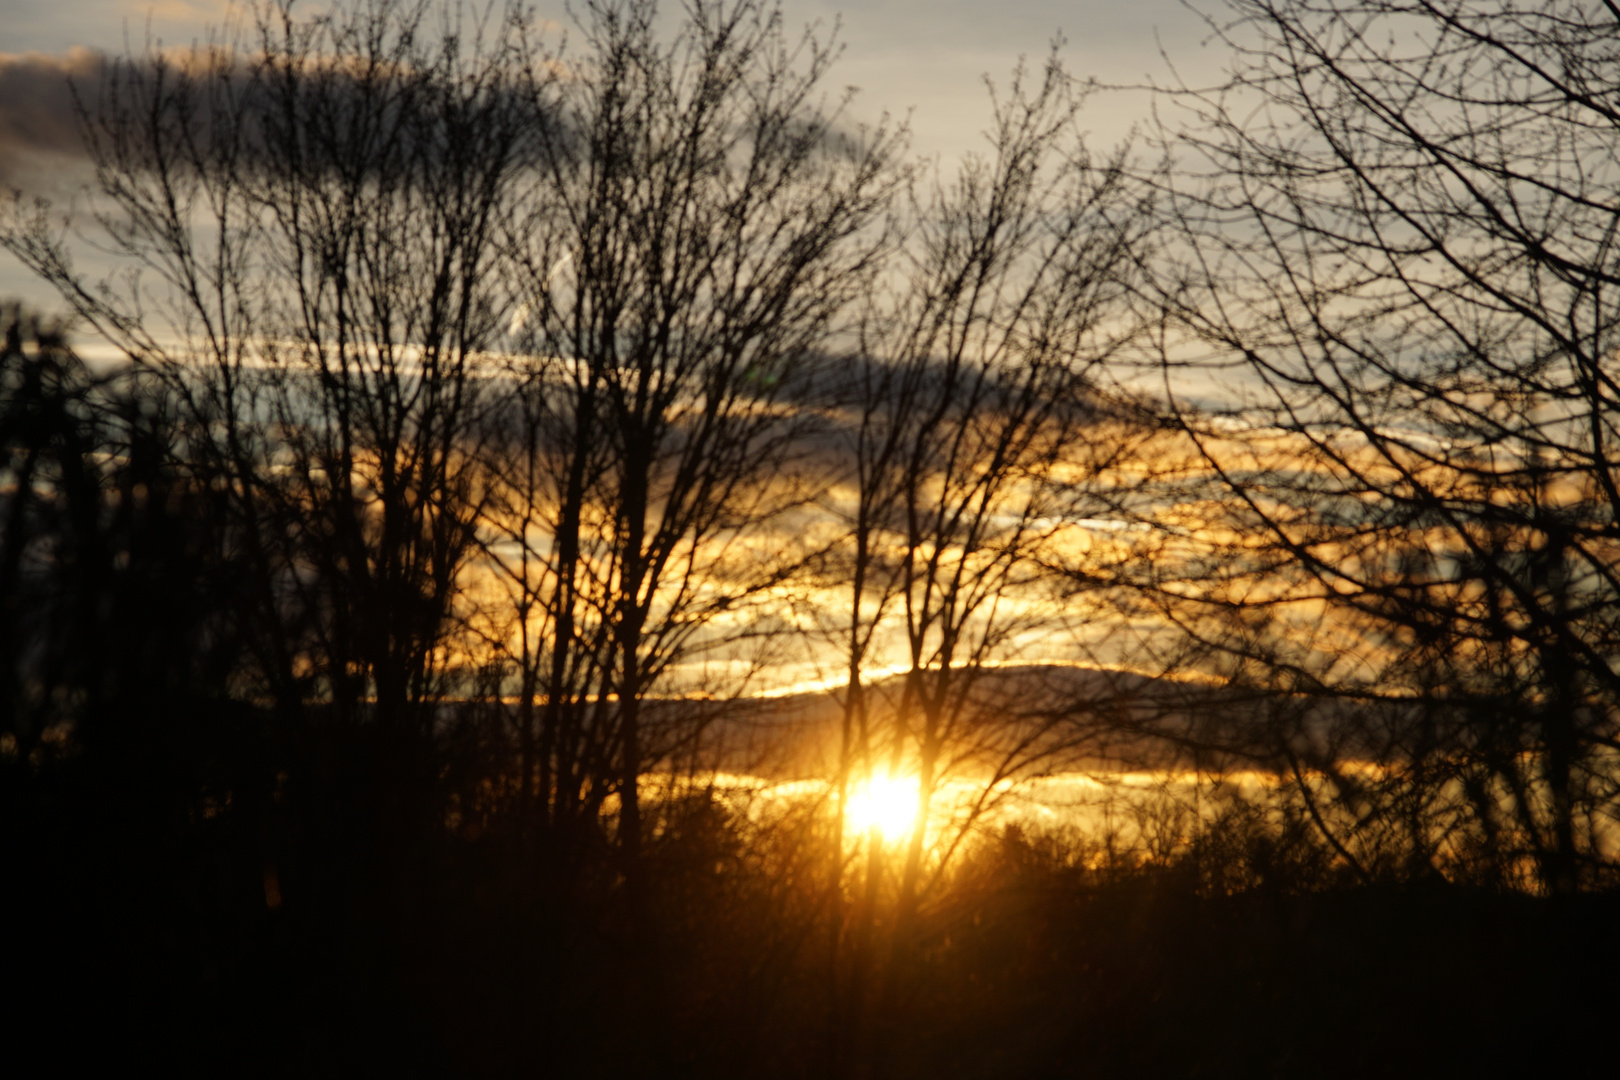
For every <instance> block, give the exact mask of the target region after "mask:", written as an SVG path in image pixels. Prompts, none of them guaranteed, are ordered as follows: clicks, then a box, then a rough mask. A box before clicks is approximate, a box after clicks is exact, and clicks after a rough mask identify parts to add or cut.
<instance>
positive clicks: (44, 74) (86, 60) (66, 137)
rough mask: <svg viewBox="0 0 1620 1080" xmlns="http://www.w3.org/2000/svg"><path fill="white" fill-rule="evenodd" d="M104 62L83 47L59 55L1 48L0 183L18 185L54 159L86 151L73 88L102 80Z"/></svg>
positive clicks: (77, 156) (82, 153) (87, 87)
mask: <svg viewBox="0 0 1620 1080" xmlns="http://www.w3.org/2000/svg"><path fill="white" fill-rule="evenodd" d="M105 63H106V58H105V57H104V56H103V55H102V54H101V53H99V52H96V51H94V50H92V49H83V48H76V49H72V50H69V51H68V52H67V53H65V54H63V55H59V56H47V55H45V54H43V53H23V54H20V55H19V54H6V53H0V184H5V185H14V184H16V183H17V182H18V180H19V178H20V177H21V176H22V175H23V174H24V173H25V172H27V171H28V170H29V169H30V168H32V167H39V166H43V165H47V164H49V163H50V162H51V159H57V160H60V159H62V158H82V157H83V156H84V145H83V142H82V140H81V139H80V137H79V123H78V118H77V116H76V114H75V109H74V103H73V89H72V88H73V86H75V85H77V86H79V87H80V88H86V89H93V88H94V87H95V86H97V85H99V82H100V79H101V72H102V69H103V66H104V65H105Z"/></svg>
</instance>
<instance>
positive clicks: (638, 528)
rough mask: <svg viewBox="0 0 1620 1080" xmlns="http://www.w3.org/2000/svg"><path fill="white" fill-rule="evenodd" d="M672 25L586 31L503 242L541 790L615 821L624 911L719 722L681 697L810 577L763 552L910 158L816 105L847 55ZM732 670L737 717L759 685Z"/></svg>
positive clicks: (773, 24)
mask: <svg viewBox="0 0 1620 1080" xmlns="http://www.w3.org/2000/svg"><path fill="white" fill-rule="evenodd" d="M656 23H657V10H656V6H655V5H654V4H652V3H647V2H639V0H637V2H627V3H603V4H590V5H587V7H586V8H585V9H584V12H583V15H582V20H581V34H582V37H583V51H582V52H581V54H580V55H578V56H577V57H570V58H567V59H566V60H565V62H564V64H565V67H566V68H567V72H568V74H567V77H566V78H563V79H560V80H557V81H555V82H554V83H552V84H549V85H548V86H547V87H544V88H540V87H538V86H537V91H538V90H542V89H543V94H542V96H543V97H544V100H545V104H544V106H543V108H541V109H538V110H537V112H539V113H541V114H542V115H543V117H544V122H543V123H541V124H540V125H539V126H538V127H537V132H538V138H539V142H540V149H539V152H538V159H539V161H540V170H539V173H538V180H539V182H538V183H536V184H535V185H534V186H533V187H531V188H530V189H528V191H527V193H526V198H525V201H524V203H523V206H522V208H521V212H520V213H519V214H518V215H517V216H515V217H514V218H513V219H511V221H509V222H508V236H509V252H510V255H511V258H512V259H513V260H514V261H513V264H512V265H513V267H514V268H515V269H514V270H513V271H512V273H513V274H514V275H515V276H514V278H513V280H515V281H517V282H519V283H520V288H521V290H522V306H521V308H520V309H519V311H518V313H517V315H516V317H515V318H514V320H513V323H512V327H511V329H512V332H513V334H514V337H515V339H516V340H517V341H518V342H520V343H521V346H522V353H523V356H522V358H521V359H520V360H518V361H516V362H515V364H516V374H517V377H518V380H519V383H520V389H519V390H518V394H519V395H520V397H521V399H522V404H521V406H520V411H521V413H522V417H523V419H522V423H521V424H520V425H519V426H520V427H521V429H522V430H523V431H524V432H526V433H527V434H525V435H524V436H523V437H522V439H521V440H520V441H521V443H522V452H521V453H520V454H519V455H518V456H517V458H516V459H515V465H514V467H513V469H511V470H508V471H507V475H506V479H505V483H506V487H507V490H508V491H509V492H510V496H511V498H512V499H513V500H514V501H515V503H516V504H521V506H523V507H524V511H523V513H522V514H521V515H518V516H517V517H514V518H512V520H511V523H510V524H509V525H508V526H507V532H508V535H509V536H510V538H511V540H512V542H513V544H512V546H510V547H508V549H507V551H508V560H509V561H508V567H509V577H510V578H511V580H513V581H514V582H517V581H519V580H520V579H522V580H525V581H532V584H525V585H522V586H520V588H521V589H524V590H527V591H528V592H527V595H529V597H530V598H531V600H532V603H533V604H534V611H535V615H536V618H537V619H538V622H537V623H536V625H537V626H538V625H542V624H543V625H544V626H545V628H546V632H545V633H544V634H537V635H531V636H530V637H529V638H527V640H526V644H524V645H523V646H522V647H521V649H520V651H521V654H522V658H521V663H520V666H521V668H522V670H523V671H524V672H525V673H527V674H526V676H525V683H524V687H523V689H522V695H521V697H522V704H521V708H522V709H523V710H524V712H525V716H526V717H529V718H530V719H526V720H525V726H524V733H523V736H522V738H523V740H524V743H525V745H530V744H532V745H533V747H534V751H533V754H532V757H531V758H530V760H532V762H533V767H532V771H533V773H534V775H533V776H532V777H531V776H529V775H528V772H527V770H526V773H525V777H524V779H523V786H524V788H525V790H529V789H532V790H535V791H537V792H538V793H539V795H540V798H541V799H542V800H543V801H544V802H546V803H547V804H548V805H549V810H548V811H547V813H548V815H549V819H550V820H551V821H553V822H555V823H559V824H567V823H569V822H578V821H581V820H583V821H586V822H590V823H593V824H594V822H595V821H596V819H597V817H598V815H599V814H600V813H601V812H602V810H603V808H604V807H605V806H608V805H609V804H610V803H609V801H610V800H612V801H616V803H617V812H616V839H617V844H618V848H619V851H620V853H621V855H622V857H623V863H622V865H623V867H624V869H625V872H626V874H627V875H629V878H630V887H631V891H632V893H643V892H644V890H645V885H644V883H643V881H642V878H643V876H644V871H643V869H642V861H643V860H642V858H641V850H642V847H643V844H644V838H645V835H646V827H645V825H644V823H643V818H644V813H645V811H644V808H643V799H642V796H641V792H640V782H641V777H642V775H643V773H644V772H645V771H647V769H648V768H649V767H650V766H653V765H655V764H660V763H661V764H663V765H664V766H666V767H667V766H668V765H669V763H670V762H671V761H672V760H673V755H675V754H676V753H677V752H678V751H680V750H682V748H683V747H690V745H691V742H692V740H693V739H694V738H695V737H696V728H695V726H694V724H693V723H691V722H689V721H690V720H691V719H692V714H693V713H694V711H695V712H696V713H697V714H698V716H699V718H701V717H702V716H704V715H709V714H712V711H713V710H712V708H707V707H705V706H704V705H703V704H702V702H699V701H692V700H688V701H686V703H685V704H684V705H682V704H680V703H678V702H677V701H676V700H674V699H675V698H678V697H681V696H682V695H690V694H691V693H692V692H693V691H697V690H703V691H705V696H707V694H710V693H713V691H714V690H715V689H716V684H715V683H714V682H713V680H712V679H711V680H710V681H709V682H708V683H706V684H705V683H704V682H703V679H702V674H701V672H702V669H703V666H704V663H705V658H706V657H709V656H715V657H717V658H718V659H719V660H720V661H721V662H724V660H725V657H724V656H721V653H722V652H723V651H724V650H725V649H726V648H731V647H733V646H735V645H736V644H737V643H738V642H739V641H741V640H743V639H746V638H749V637H750V636H752V635H756V634H758V633H759V632H760V631H761V628H762V627H763V626H765V625H766V623H768V622H769V621H770V620H771V619H772V618H774V614H773V613H772V612H771V611H769V610H767V609H765V608H764V607H762V604H763V603H764V602H765V601H767V600H770V599H771V598H772V597H773V596H774V595H775V590H776V589H777V588H778V587H779V586H780V585H781V584H782V583H783V582H785V581H786V580H787V579H788V578H789V576H790V575H791V574H792V573H793V572H794V569H795V564H796V559H795V558H794V557H792V556H791V554H789V551H790V549H791V547H792V545H791V544H789V543H787V542H786V541H784V540H783V539H782V536H783V534H782V533H780V532H777V533H775V534H774V535H773V534H772V532H771V530H772V529H773V528H779V527H780V525H781V524H782V523H783V522H784V521H785V516H786V515H787V514H788V513H789V512H791V511H793V510H795V509H796V508H799V507H802V506H803V505H804V504H805V503H806V501H807V500H808V498H809V496H810V495H811V494H812V493H813V492H814V490H815V485H814V484H813V483H811V482H810V481H811V479H812V477H811V473H813V472H814V471H815V468H814V467H813V466H811V465H810V464H808V463H805V462H804V461H803V455H804V454H806V453H807V452H808V451H807V447H808V443H807V442H806V435H807V425H810V424H813V423H815V422H816V421H817V417H818V415H819V409H818V406H817V399H818V396H819V395H822V394H823V392H824V386H825V384H826V383H827V382H828V381H829V379H830V378H831V376H832V374H833V373H832V370H831V368H830V367H829V364H830V356H831V353H830V352H829V351H828V349H827V344H828V342H829V341H830V340H831V338H832V336H833V335H834V333H835V332H836V331H837V330H838V328H839V322H838V320H839V318H840V316H841V315H842V314H843V313H844V311H845V310H846V309H847V308H848V307H849V306H850V305H851V303H852V302H853V301H854V300H855V299H856V298H858V297H860V296H861V295H863V294H864V293H865V292H866V291H867V290H868V285H869V283H870V281H871V280H872V279H873V276H874V274H875V272H876V269H877V267H878V265H879V257H880V255H881V254H882V253H883V252H884V251H885V250H886V248H887V246H888V238H887V232H886V229H885V227H884V223H883V214H884V211H885V209H886V207H887V206H888V204H889V201H890V199H891V197H892V194H893V192H894V190H895V188H896V184H897V180H898V176H899V173H898V171H897V169H896V168H895V157H896V153H897V151H898V149H899V145H900V144H899V141H898V139H897V136H896V135H895V133H894V132H892V131H890V130H889V129H887V128H882V127H880V128H878V129H876V130H865V129H859V130H846V129H845V121H844V118H843V113H842V109H843V105H844V101H843V100H840V101H836V102H834V103H833V104H831V105H829V104H827V103H825V102H823V101H821V100H820V99H819V97H818V95H819V94H820V92H821V91H820V86H821V82H822V80H823V78H824V76H825V74H826V72H827V69H828V65H829V64H830V63H831V61H832V59H833V57H834V50H833V48H832V46H831V45H830V44H828V43H826V42H822V41H819V40H817V39H816V38H814V37H813V36H809V35H806V36H805V37H803V38H802V39H799V40H797V41H795V40H793V39H791V38H789V37H788V36H787V34H786V33H785V31H784V29H783V25H782V16H781V13H780V11H778V10H776V9H775V8H773V7H769V6H767V5H764V4H760V3H754V2H743V3H736V4H709V3H699V4H696V5H694V6H692V7H691V8H690V9H689V10H688V11H687V12H686V13H685V16H684V17H683V18H682V20H681V21H680V24H679V28H678V31H677V32H676V34H675V36H674V38H673V40H670V41H665V40H663V39H662V38H661V37H660V35H659V32H658V28H657V25H656ZM801 465H802V466H803V467H801ZM807 470H809V471H807ZM520 522H521V524H520ZM762 543H763V544H776V545H779V546H777V547H776V548H775V549H774V550H768V549H767V550H761V549H760V547H759V545H760V544H762ZM518 563H523V564H525V565H526V566H527V567H528V569H527V570H520V569H519V568H518V566H517V564H518ZM525 574H529V575H532V576H531V577H529V578H525V577H524V575H525ZM732 659H733V660H738V659H741V660H743V661H746V657H745V656H736V655H734V656H733V657H732ZM722 670H723V671H725V672H726V675H727V678H726V681H725V684H724V685H723V686H721V687H720V696H722V697H732V696H736V695H737V694H740V693H741V692H742V691H743V689H744V687H745V686H746V680H745V679H744V678H741V677H739V676H742V675H744V674H746V667H744V669H743V670H738V669H737V667H736V666H735V664H732V665H731V666H723V667H722ZM655 697H656V698H657V699H658V700H657V701H653V700H652V699H654V698H655ZM683 716H684V718H685V719H684V720H683V721H682V722H680V723H673V724H672V723H669V722H667V721H671V720H674V719H679V718H681V717H683ZM633 902H634V903H635V904H636V905H637V906H638V907H641V906H642V905H644V904H645V899H644V898H643V899H640V900H636V899H634V898H633ZM645 915H646V913H645V911H644V910H643V916H645Z"/></svg>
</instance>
